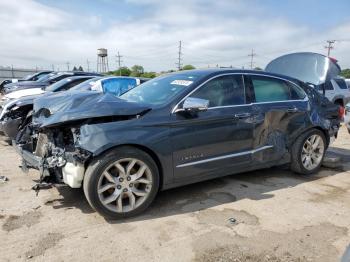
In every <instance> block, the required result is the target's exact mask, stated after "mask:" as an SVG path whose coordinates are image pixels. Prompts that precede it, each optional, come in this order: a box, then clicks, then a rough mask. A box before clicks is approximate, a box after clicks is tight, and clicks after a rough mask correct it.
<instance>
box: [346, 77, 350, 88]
mask: <svg viewBox="0 0 350 262" xmlns="http://www.w3.org/2000/svg"><path fill="white" fill-rule="evenodd" d="M345 82H346V84H347V86H348V88H349V89H350V79H345Z"/></svg>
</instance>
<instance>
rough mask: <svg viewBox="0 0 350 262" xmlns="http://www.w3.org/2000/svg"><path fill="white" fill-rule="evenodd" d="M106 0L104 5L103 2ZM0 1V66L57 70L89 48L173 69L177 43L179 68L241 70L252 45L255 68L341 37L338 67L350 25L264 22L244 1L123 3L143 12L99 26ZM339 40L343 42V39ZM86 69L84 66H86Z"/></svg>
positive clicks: (97, 21) (28, 1)
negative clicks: (327, 26) (180, 45)
mask: <svg viewBox="0 0 350 262" xmlns="http://www.w3.org/2000/svg"><path fill="white" fill-rule="evenodd" d="M104 1H107V0H104ZM13 2H14V1H12V2H11V1H2V2H1V3H0V10H1V11H0V24H1V25H2V37H1V38H0V46H1V47H2V48H1V49H0V58H1V62H0V63H1V64H2V65H10V64H14V65H16V66H26V67H31V66H35V65H39V66H43V67H50V65H51V64H54V65H56V67H57V66H59V67H60V69H65V63H66V62H67V61H69V62H70V63H71V64H72V65H83V67H84V66H85V67H86V59H89V60H90V61H92V62H93V63H94V62H95V61H96V56H95V54H96V49H97V48H100V47H105V48H107V49H108V51H109V62H110V68H111V69H113V68H115V59H114V55H115V54H116V52H117V50H119V51H120V52H121V54H122V55H123V56H124V57H123V61H124V64H126V65H128V66H131V65H133V64H141V65H143V66H144V67H145V68H146V69H147V70H155V71H160V70H167V69H171V68H175V62H176V59H177V51H178V50H177V46H178V41H179V40H182V43H183V53H184V54H183V59H184V60H183V63H185V64H194V65H196V66H198V67H207V66H208V65H210V66H215V65H216V64H219V65H221V66H230V65H233V66H236V67H241V66H246V67H247V66H248V63H249V57H248V53H249V52H251V49H252V48H254V50H255V53H257V57H256V60H255V61H256V65H258V66H261V67H263V66H264V65H266V63H267V62H268V61H269V60H271V59H272V58H274V57H276V56H278V55H281V54H284V53H287V52H291V51H314V52H322V53H325V49H324V48H323V45H324V43H325V40H326V39H343V40H344V41H342V42H339V43H336V48H335V49H334V50H333V51H332V52H333V54H334V56H335V57H336V58H338V59H339V61H340V64H341V65H342V66H343V67H350V52H349V50H348V46H349V45H348V43H349V42H347V41H349V39H348V40H346V36H348V35H350V22H349V23H345V24H341V25H338V26H336V27H334V28H330V29H327V30H325V31H319V30H317V31H316V30H313V29H312V28H309V27H307V26H300V25H299V24H295V23H293V21H288V20H287V19H285V18H283V17H282V18H281V17H272V16H269V15H267V14H266V12H265V11H266V10H264V8H262V7H259V6H252V5H251V2H249V1H234V2H233V1H228V0H222V1H208V0H202V1H199V0H187V1H169V0H163V1H156V0H137V1H136V0H127V2H128V3H129V4H130V5H132V6H133V8H139V9H141V10H143V12H142V15H141V16H138V17H133V19H122V18H118V17H116V18H115V19H113V21H112V22H110V23H105V22H104V18H103V14H98V15H97V14H91V15H82V14H77V13H69V12H67V11H62V10H59V9H57V8H53V7H49V6H46V5H44V4H40V3H38V2H35V1H32V0H21V1H16V3H13ZM345 40H346V41H345ZM90 66H91V65H90Z"/></svg>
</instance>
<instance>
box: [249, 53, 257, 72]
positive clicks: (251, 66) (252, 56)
mask: <svg viewBox="0 0 350 262" xmlns="http://www.w3.org/2000/svg"><path fill="white" fill-rule="evenodd" d="M248 56H250V69H253V65H254V56H256V54H255V53H254V49H252V52H251V53H250V54H249V55H248Z"/></svg>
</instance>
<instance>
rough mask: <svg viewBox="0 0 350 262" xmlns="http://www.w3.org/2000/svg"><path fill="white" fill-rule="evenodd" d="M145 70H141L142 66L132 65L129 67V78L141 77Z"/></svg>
mask: <svg viewBox="0 0 350 262" xmlns="http://www.w3.org/2000/svg"><path fill="white" fill-rule="evenodd" d="M144 72H145V70H144V69H143V66H140V65H134V66H132V67H131V74H130V76H136V77H137V76H141V75H142V74H143V73H144Z"/></svg>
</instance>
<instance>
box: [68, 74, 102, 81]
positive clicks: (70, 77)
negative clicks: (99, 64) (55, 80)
mask: <svg viewBox="0 0 350 262" xmlns="http://www.w3.org/2000/svg"><path fill="white" fill-rule="evenodd" d="M95 77H96V76H93V75H83V76H69V77H66V78H63V79H62V80H68V79H70V80H76V79H84V78H86V79H91V78H95Z"/></svg>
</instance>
